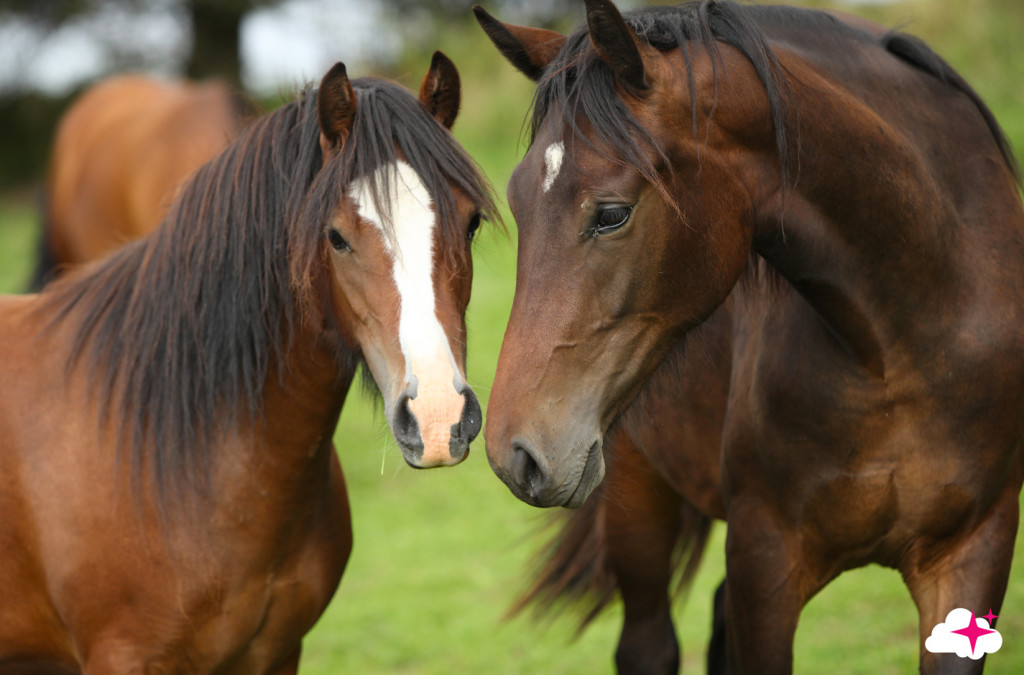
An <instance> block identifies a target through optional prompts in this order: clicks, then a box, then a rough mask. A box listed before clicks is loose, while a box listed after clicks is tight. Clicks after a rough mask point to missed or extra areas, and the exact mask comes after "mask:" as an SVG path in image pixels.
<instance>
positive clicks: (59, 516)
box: [0, 52, 494, 675]
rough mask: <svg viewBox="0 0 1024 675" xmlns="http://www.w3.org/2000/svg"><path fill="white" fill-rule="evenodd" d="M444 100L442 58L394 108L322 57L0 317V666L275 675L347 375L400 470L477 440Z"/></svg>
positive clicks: (341, 485) (299, 606) (323, 576)
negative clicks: (155, 197) (121, 229)
mask: <svg viewBox="0 0 1024 675" xmlns="http://www.w3.org/2000/svg"><path fill="white" fill-rule="evenodd" d="M459 102H460V84H459V76H458V72H457V71H456V69H455V66H454V65H453V64H452V63H451V62H450V61H449V60H448V59H447V57H445V56H444V55H443V54H441V53H440V52H438V53H436V54H435V55H434V59H433V62H432V64H431V67H430V70H429V71H428V73H427V75H426V77H425V78H424V80H423V84H422V86H421V89H420V95H419V97H418V98H417V97H416V96H413V95H412V94H410V92H408V91H407V90H405V89H403V88H402V87H400V86H398V85H396V84H394V83H392V82H389V81H386V80H379V79H373V78H364V79H357V80H351V81H350V80H349V78H348V76H347V74H346V72H345V68H344V66H343V65H342V64H337V65H336V66H335V67H334V68H332V69H331V70H330V71H329V72H328V73H327V75H326V76H325V77H324V79H323V81H322V83H321V85H320V88H319V90H310V91H307V92H305V93H304V94H302V96H301V97H300V98H299V100H298V101H296V102H293V103H291V104H289V105H286V106H283V107H281V108H280V109H278V110H277V111H275V112H273V113H271V114H269V115H267V116H265V117H262V118H260V119H258V120H256V121H255V122H253V123H252V124H251V125H249V126H248V127H247V128H246V129H245V130H244V131H243V132H242V134H241V135H240V136H239V138H238V139H237V140H236V141H235V142H234V143H233V144H232V145H230V146H229V147H228V148H227V149H226V150H225V151H224V152H223V153H221V154H220V155H218V156H217V157H216V158H215V159H214V160H212V161H211V162H209V163H207V164H206V165H204V166H203V167H202V168H201V169H200V170H199V171H198V172H197V173H196V174H195V176H194V177H193V178H192V179H191V180H190V181H189V182H188V183H187V184H186V185H185V187H184V188H183V189H182V191H181V193H180V194H179V196H178V198H177V200H176V201H175V202H174V203H173V204H172V206H171V208H170V211H169V213H168V215H167V217H166V218H165V220H164V221H163V223H162V224H161V225H160V227H158V228H157V229H156V230H155V232H154V233H153V234H151V235H150V236H148V237H145V238H143V239H140V240H136V241H135V242H133V243H131V244H128V245H127V246H124V247H122V248H120V249H118V250H117V251H115V252H114V253H113V254H111V255H109V256H108V257H106V258H104V259H102V260H100V261H96V262H94V263H91V264H89V265H85V266H82V267H80V268H79V269H77V270H75V271H74V272H71V273H69V274H66V275H64V276H62V277H61V278H59V279H57V280H55V281H54V282H53V283H50V284H49V285H48V286H47V287H46V288H45V289H44V290H43V291H42V292H41V293H40V294H36V295H23V296H4V297H2V298H0V345H2V349H0V385H2V386H0V513H2V514H3V517H2V518H0V541H2V542H4V552H3V555H2V556H0V589H2V590H0V672H3V673H9V672H17V673H29V672H31V673H62V674H66V673H69V672H71V673H73V672H82V673H85V675H101V674H107V673H144V672H145V673H158V672H159V673H220V674H229V673H230V674H238V675H242V674H245V675H248V674H250V673H266V674H269V675H285V674H288V675H293V674H294V673H295V672H296V670H297V669H298V662H299V653H300V648H301V640H302V637H303V635H305V633H306V632H307V631H308V630H309V628H310V627H311V626H312V625H313V623H314V622H315V621H316V619H317V617H319V616H320V614H321V612H322V611H323V610H324V608H325V607H326V606H327V603H328V601H329V600H330V598H331V596H332V594H333V593H334V590H335V588H336V587H337V585H338V582H339V579H340V578H341V574H342V571H343V570H344V567H345V564H346V561H347V559H348V556H349V552H350V550H351V546H352V529H351V523H350V518H349V505H348V498H347V493H346V487H345V481H344V478H343V475H342V470H341V466H340V464H339V462H338V457H337V453H336V452H335V448H334V443H333V436H334V431H335V427H336V425H337V423H338V417H339V415H340V413H341V408H342V405H343V403H344V401H345V397H346V394H347V392H348V390H349V387H350V385H351V383H352V380H353V378H354V376H355V373H356V369H357V367H358V365H359V364H360V363H361V362H365V364H366V366H367V367H368V369H369V372H370V374H371V375H372V376H373V379H374V381H375V382H376V384H377V386H378V388H379V390H380V393H381V395H382V397H383V399H384V409H385V413H386V416H387V419H388V422H389V424H390V426H391V429H392V432H393V434H394V436H395V439H396V440H397V441H398V445H399V446H400V448H401V451H402V453H403V455H404V457H405V459H406V461H407V462H408V463H409V464H410V465H412V466H414V467H419V468H427V467H432V466H447V465H453V464H457V463H458V462H460V461H462V459H464V458H465V457H466V454H467V453H468V451H469V444H470V442H471V441H472V440H473V438H474V437H475V436H476V435H477V433H478V432H479V431H480V428H481V424H482V418H481V410H480V406H479V404H478V402H477V400H476V397H475V395H474V394H473V391H472V389H470V387H469V385H468V384H467V383H466V374H465V363H466V351H465V345H466V326H465V311H466V306H467V304H468V302H469V296H470V287H471V283H472V271H473V270H472V258H471V240H472V239H473V235H474V234H475V232H476V230H477V228H478V227H479V226H480V222H481V219H482V217H487V216H489V215H493V214H494V206H493V199H492V196H491V191H490V186H489V185H488V184H487V183H486V181H485V180H484V178H483V177H482V175H481V174H480V172H479V171H478V169H477V168H476V166H475V164H474V163H473V162H472V160H470V159H469V157H468V156H467V155H466V154H465V152H464V151H463V150H462V148H461V147H460V146H459V145H458V143H457V142H456V141H455V139H454V137H453V136H452V135H451V133H450V131H449V128H450V127H451V125H452V123H453V122H454V120H455V116H456V114H457V112H458V109H459ZM409 508H426V509H429V508H430V505H429V504H421V505H412V504H410V505H409Z"/></svg>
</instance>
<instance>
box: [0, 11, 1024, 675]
mask: <svg viewBox="0 0 1024 675" xmlns="http://www.w3.org/2000/svg"><path fill="white" fill-rule="evenodd" d="M804 4H814V5H818V6H821V5H824V4H825V3H823V2H813V3H812V2H808V3H804ZM832 6H839V5H836V4H833V5H832ZM847 11H849V8H847ZM856 11H858V12H859V13H863V14H865V15H867V16H871V17H873V18H876V19H879V20H881V21H882V22H884V23H887V24H890V25H891V24H899V23H904V22H906V21H908V20H912V22H911V23H910V25H909V26H908V29H909V30H911V31H913V32H917V33H918V34H920V35H922V36H924V37H925V38H926V39H928V40H929V41H930V42H931V43H932V45H933V46H934V47H935V48H936V49H937V50H938V51H939V52H940V53H942V54H944V55H945V56H946V57H947V58H948V59H949V60H950V62H951V63H953V65H954V66H956V67H957V68H959V69H960V70H961V72H962V73H963V74H964V75H965V76H966V77H967V79H968V80H969V81H970V82H971V83H972V84H973V85H974V86H975V87H976V88H977V89H978V91H979V92H980V93H981V94H982V95H983V96H984V97H986V99H987V100H988V101H989V102H990V104H991V105H992V107H993V109H994V110H995V112H996V115H997V117H998V118H999V119H1000V121H1001V122H1002V123H1003V124H1004V125H1005V127H1006V129H1007V131H1008V132H1009V133H1010V136H1011V138H1012V139H1013V141H1014V144H1015V147H1016V148H1017V149H1018V151H1020V150H1022V149H1024V100H1022V92H1024V87H1022V86H1021V85H1022V82H1021V78H1022V76H1024V72H1022V71H1021V69H1020V65H1021V64H1022V63H1024V44H1021V41H1020V38H1019V33H1020V31H1021V29H1022V28H1024V3H1019V2H1017V1H1016V0H996V1H994V2H988V3H985V2H978V1H977V0H976V1H974V2H969V3H968V2H962V0H941V1H940V0H932V1H931V2H924V1H921V2H907V3H903V4H900V5H898V6H895V7H883V8H874V7H872V8H861V9H858V10H856ZM582 16H583V15H582V10H581V11H580V12H579V13H578V16H577V17H576V18H577V19H582ZM477 33H478V31H476V30H475V29H472V30H471V31H470V32H469V33H462V32H459V33H450V34H448V35H446V36H444V37H442V38H441V40H440V42H439V44H438V45H436V46H437V47H440V48H442V49H444V50H445V51H446V52H447V53H448V54H449V55H450V56H451V57H452V58H453V59H454V61H455V62H456V64H457V65H458V66H459V68H460V72H461V73H462V78H463V85H464V95H463V105H462V111H463V112H462V114H461V116H460V118H459V120H458V122H457V123H456V127H455V131H456V135H457V136H458V137H459V139H460V140H461V141H462V142H463V144H464V145H465V146H466V148H467V149H468V150H469V152H470V153H471V154H472V155H473V156H474V157H475V158H476V159H477V161H478V162H479V163H480V164H481V165H482V166H483V168H484V169H485V171H486V172H487V174H488V175H489V176H490V178H491V179H492V180H493V181H494V184H495V186H496V188H497V192H498V194H499V201H500V202H502V203H503V202H504V199H503V196H504V186H505V184H506V182H507V180H508V176H509V174H510V172H511V170H512V168H513V166H514V165H515V162H516V161H517V159H518V158H519V157H520V156H521V154H522V151H523V147H522V145H521V144H520V143H519V142H518V139H519V136H520V130H521V125H522V120H523V116H524V114H525V112H526V110H527V106H528V103H529V99H530V95H531V92H532V85H531V84H530V83H529V82H527V81H526V79H525V78H523V77H522V76H521V75H519V74H518V73H517V72H516V71H514V70H513V69H512V68H511V66H508V65H507V64H505V63H504V62H503V61H500V60H499V58H498V57H497V56H496V54H495V52H494V51H493V49H492V48H491V47H490V46H489V45H488V44H486V43H484V42H483V40H481V39H480V37H479V35H477ZM428 63H429V55H424V54H421V55H410V56H409V57H408V58H407V59H406V60H405V61H404V62H403V64H402V70H401V72H399V73H397V75H398V76H399V79H401V81H403V82H404V83H405V84H406V85H407V86H410V87H412V88H417V87H418V85H419V81H420V79H421V78H422V76H423V74H424V73H425V71H426V67H427V64H428ZM354 74H355V73H354ZM508 224H509V229H510V230H511V234H510V235H505V234H502V233H501V232H500V231H499V230H498V229H496V228H493V227H491V228H488V229H486V230H484V231H483V232H482V233H481V236H480V238H479V240H478V242H477V244H475V254H474V259H475V268H476V275H475V279H474V290H473V300H472V302H471V304H470V310H469V314H468V316H467V324H468V326H469V331H470V332H469V365H468V370H469V373H468V376H469V380H470V382H471V383H472V384H473V385H474V387H475V388H476V390H477V393H478V394H479V395H480V398H481V401H482V402H484V403H485V402H486V398H487V395H488V393H489V388H490V383H491V381H492V380H493V376H494V368H495V364H496V360H497V352H498V347H499V345H500V343H501V338H502V334H503V331H504V326H505V322H506V320H507V318H508V312H509V307H510V304H511V298H512V291H513V285H514V271H515V235H514V224H513V223H512V222H511V219H509V221H508ZM35 227H36V216H35V214H34V211H33V209H32V204H31V202H30V200H28V199H26V198H24V197H20V198H17V199H6V200H0V288H2V289H5V290H9V291H16V290H20V289H22V288H23V287H24V284H25V281H26V279H27V277H28V274H29V272H30V268H31V264H32V255H33V252H34V248H35V236H36V234H35ZM336 441H337V445H338V448H339V453H340V456H341V460H342V464H343V466H344V468H345V472H346V476H347V479H348V482H349V488H350V497H351V502H352V511H353V521H354V529H355V549H354V552H353V555H352V558H351V560H350V562H349V566H348V569H347V570H346V573H345V577H344V579H343V580H342V583H341V586H340V588H339V589H338V592H337V595H336V596H335V598H334V601H333V602H332V603H331V606H330V607H329V609H328V611H327V612H326V614H325V615H324V616H323V618H322V619H321V620H320V622H319V623H318V624H317V626H316V627H315V628H314V630H313V632H312V633H311V634H310V635H309V636H308V638H307V640H306V642H305V647H304V658H303V665H302V670H301V672H302V673H303V674H304V675H321V674H322V675H328V674H331V675H334V674H337V673H357V674H363V673H409V674H418V675H428V674H434V673H436V674H441V673H445V674H448V673H510V674H511V673H524V672H538V673H560V674H562V673H564V674H571V673H581V674H582V673H587V674H591V673H610V672H611V671H612V651H613V649H614V645H615V641H616V639H617V636H618V629H619V622H620V620H621V619H620V612H621V610H620V609H619V608H618V607H614V608H613V609H612V610H611V611H609V612H608V613H606V614H605V615H604V616H602V617H601V618H600V619H599V620H598V621H597V622H596V623H595V624H593V625H592V626H591V628H590V629H589V630H588V631H587V632H586V633H584V635H583V636H582V637H581V638H580V639H579V640H577V641H573V640H572V638H573V634H574V627H575V626H574V623H573V621H572V620H571V617H568V616H564V617H562V618H559V619H556V620H554V621H551V622H544V621H541V622H538V621H536V620H534V619H533V618H531V617H528V616H527V617H518V618H516V619H513V620H511V621H505V620H503V614H504V612H505V610H506V608H507V607H508V606H509V605H510V603H511V602H512V600H513V599H514V598H515V597H516V595H517V593H518V592H519V591H521V590H523V588H524V587H525V586H526V585H527V583H528V579H527V578H526V576H525V570H526V568H527V563H528V561H529V560H530V558H531V555H532V553H533V551H535V550H536V548H537V545H538V544H539V542H540V539H539V538H538V537H537V536H536V533H537V532H538V531H539V530H540V529H541V527H542V525H543V524H544V523H545V522H546V521H547V518H548V516H549V514H548V513H546V512H542V511H538V510H536V509H532V508H531V507H528V506H526V505H524V504H522V503H520V502H518V501H517V500H515V499H514V498H513V497H512V496H511V494H510V493H509V492H508V490H507V489H506V488H505V486H504V485H502V484H501V483H500V481H498V480H497V478H495V477H494V475H493V474H492V473H491V471H490V468H489V467H488V465H487V460H486V456H485V454H484V448H483V443H482V442H480V441H478V442H477V443H476V444H475V447H474V450H473V451H472V453H471V455H470V457H469V459H468V460H467V461H466V462H465V463H463V464H462V465H460V466H459V467H457V468H454V469H447V470H438V471H428V472H417V471H413V470H411V469H409V468H407V467H406V466H405V463H404V462H403V461H402V459H401V456H400V453H399V452H398V450H397V447H396V446H395V444H394V442H393V441H392V440H391V438H390V435H389V434H388V432H387V430H386V428H385V427H384V425H383V421H382V419H381V417H380V415H379V414H377V413H375V411H374V406H373V405H372V404H371V403H370V402H368V401H367V400H365V399H364V398H362V397H361V396H360V395H359V394H358V392H355V391H354V392H353V394H352V396H351V397H350V400H349V401H348V402H347V404H346V407H345V410H344V413H343V415H342V420H341V423H340V425H339V427H338V431H337V435H336ZM723 539H724V527H721V526H719V527H718V528H717V529H716V531H715V535H714V538H713V540H712V543H711V546H710V550H709V552H708V555H707V558H706V560H705V564H704V565H703V566H702V568H701V571H700V573H699V575H698V577H697V579H696V581H695V584H694V587H693V589H692V591H691V592H690V594H689V596H688V597H687V598H686V600H685V601H684V602H680V604H679V606H678V611H677V612H676V616H677V624H678V625H677V628H678V632H679V634H680V639H681V642H682V644H683V648H684V654H685V669H686V670H687V671H689V672H701V671H702V670H703V665H702V664H703V650H704V646H705V645H706V642H707V638H708V629H709V625H710V600H711V594H712V592H713V590H714V588H715V586H716V585H717V584H718V582H719V581H720V580H721V578H722V571H723V569H724V555H723V551H722V546H723ZM1022 558H1024V556H1018V559H1017V563H1016V564H1015V565H1014V568H1013V573H1012V578H1011V582H1010V588H1009V591H1008V594H1007V598H1006V602H1005V604H1004V607H1003V617H1002V618H1001V619H1000V623H999V628H1000V631H1001V632H1002V634H1003V637H1004V645H1003V648H1002V650H1001V651H1000V652H999V653H997V654H996V655H994V656H992V657H990V658H989V662H988V672H990V673H1020V672H1024V567H1022V565H1024V562H1022ZM916 634H917V627H916V612H915V610H914V607H913V604H912V602H911V601H910V599H909V596H908V594H907V592H906V590H905V588H904V586H903V584H902V582H901V581H900V579H899V577H898V575H897V574H896V573H895V572H892V571H890V570H884V569H880V568H877V567H870V568H865V569H862V570H856V571H854V572H850V573H847V574H844V575H843V576H842V577H840V578H839V579H838V580H837V581H835V582H833V583H832V584H831V585H829V586H828V587H827V588H826V589H825V590H824V591H823V592H822V593H821V594H820V595H819V596H818V597H816V598H815V599H814V600H813V601H812V602H811V603H810V605H809V606H808V607H807V608H806V610H805V611H804V613H803V615H802V620H801V624H800V629H799V631H798V633H797V642H796V663H797V667H796V670H797V672H798V673H864V674H868V673H870V674H872V675H874V674H877V673H909V672H914V671H915V670H916V653H917V638H916Z"/></svg>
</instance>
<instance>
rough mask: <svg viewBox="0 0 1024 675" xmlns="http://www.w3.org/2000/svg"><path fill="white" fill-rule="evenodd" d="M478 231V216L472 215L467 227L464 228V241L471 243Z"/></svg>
mask: <svg viewBox="0 0 1024 675" xmlns="http://www.w3.org/2000/svg"><path fill="white" fill-rule="evenodd" d="M479 229H480V214H479V213H474V214H473V217H472V218H470V219H469V225H468V226H467V227H466V239H468V240H470V241H473V237H475V236H476V231H477V230H479Z"/></svg>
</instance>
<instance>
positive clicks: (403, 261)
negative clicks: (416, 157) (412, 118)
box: [349, 160, 465, 466]
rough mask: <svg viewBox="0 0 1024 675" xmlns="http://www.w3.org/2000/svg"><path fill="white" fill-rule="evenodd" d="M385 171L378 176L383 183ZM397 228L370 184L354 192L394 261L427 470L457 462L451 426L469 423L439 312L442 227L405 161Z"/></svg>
mask: <svg viewBox="0 0 1024 675" xmlns="http://www.w3.org/2000/svg"><path fill="white" fill-rule="evenodd" d="M383 174H384V167H382V168H381V169H378V170H377V175H376V178H377V180H378V183H383V181H384V180H385V177H384V175H383ZM390 174H391V175H390V179H391V185H390V190H389V192H388V194H389V196H390V199H391V203H390V206H391V212H390V227H388V226H386V225H385V221H386V220H387V218H386V216H385V215H383V214H381V213H378V212H377V209H376V207H375V205H374V201H373V197H372V195H371V193H370V189H369V181H367V180H366V179H359V180H357V181H355V182H353V184H352V185H351V186H350V187H349V196H350V197H351V198H352V199H353V200H354V201H355V202H356V204H357V205H358V208H359V215H360V216H361V217H362V218H364V219H365V220H368V221H369V222H371V223H373V224H374V225H376V227H377V229H378V230H379V231H380V234H381V238H382V240H383V241H384V246H385V248H386V250H387V251H388V253H389V254H390V256H391V259H392V264H393V268H392V274H393V277H394V280H395V287H396V288H397V289H398V296H399V302H400V310H399V323H398V340H399V344H400V345H401V348H402V354H403V356H404V357H405V386H406V388H407V390H408V391H409V394H410V396H411V397H413V400H411V401H410V402H409V409H410V410H411V411H412V414H413V415H414V416H415V417H416V421H417V422H418V424H419V428H420V435H421V437H422V439H423V466H433V465H437V464H444V463H451V456H450V452H449V447H448V442H449V438H450V436H451V427H452V425H453V424H456V423H458V422H459V420H460V418H461V417H462V407H463V403H464V399H463V397H462V395H461V394H460V393H459V390H460V389H462V388H463V387H464V386H465V379H464V378H463V376H462V374H461V373H460V372H459V369H458V367H457V366H456V363H455V357H454V355H453V354H452V350H451V347H450V345H449V343H448V337H447V335H445V332H444V328H442V327H441V322H440V321H438V319H437V314H436V312H435V305H434V279H433V271H434V228H435V226H436V225H435V224H436V220H437V219H436V215H435V213H434V210H433V208H432V200H431V198H430V193H429V192H427V188H426V187H425V186H424V185H423V181H422V180H421V179H420V177H419V175H418V174H417V173H416V171H415V170H414V169H413V168H412V167H411V166H410V165H409V164H408V163H406V162H403V161H401V160H399V161H398V162H397V163H396V164H395V166H394V167H392V171H391V172H390Z"/></svg>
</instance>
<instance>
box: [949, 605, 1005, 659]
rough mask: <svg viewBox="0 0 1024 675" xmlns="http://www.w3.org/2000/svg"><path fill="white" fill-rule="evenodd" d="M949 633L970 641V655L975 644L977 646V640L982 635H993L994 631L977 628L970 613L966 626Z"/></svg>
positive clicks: (975, 621)
mask: <svg viewBox="0 0 1024 675" xmlns="http://www.w3.org/2000/svg"><path fill="white" fill-rule="evenodd" d="M989 614H992V610H989ZM950 632H951V633H956V634H958V635H963V636H964V637H966V638H967V639H968V640H970V641H971V653H972V654H973V653H974V646H975V645H976V644H978V638H980V637H981V636H982V635H988V634H989V633H995V631H994V630H989V629H988V628H982V627H981V626H979V625H978V622H977V620H976V619H975V618H974V612H973V611H972V612H971V620H970V622H969V623H968V624H967V625H966V626H964V627H963V628H960V629H957V630H954V631H950Z"/></svg>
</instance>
